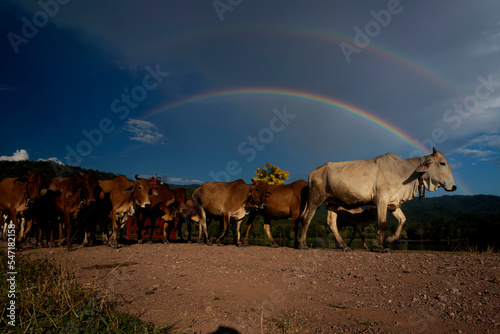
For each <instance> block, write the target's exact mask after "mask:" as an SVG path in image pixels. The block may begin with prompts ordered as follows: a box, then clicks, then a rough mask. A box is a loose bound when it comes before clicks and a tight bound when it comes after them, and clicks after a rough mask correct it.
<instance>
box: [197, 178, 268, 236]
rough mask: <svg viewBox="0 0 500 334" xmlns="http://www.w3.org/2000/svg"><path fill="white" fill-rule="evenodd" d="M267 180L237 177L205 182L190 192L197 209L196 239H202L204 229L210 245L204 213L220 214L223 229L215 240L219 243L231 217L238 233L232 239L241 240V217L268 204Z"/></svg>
mask: <svg viewBox="0 0 500 334" xmlns="http://www.w3.org/2000/svg"><path fill="white" fill-rule="evenodd" d="M269 194H270V193H269V191H268V184H267V183H266V182H263V181H257V182H254V183H253V184H246V183H245V181H243V180H241V179H239V180H236V181H233V182H205V183H204V184H202V185H201V187H199V188H198V189H196V191H195V192H194V194H193V200H195V201H196V203H197V204H198V206H199V210H200V234H199V236H198V243H201V240H202V238H203V232H204V233H205V237H206V239H207V244H208V245H211V241H210V238H209V237H208V232H207V224H206V222H207V214H208V215H209V216H219V217H220V216H222V217H223V222H224V232H223V233H222V235H221V236H220V237H219V238H218V239H217V244H219V245H220V244H221V242H222V239H223V238H224V236H225V235H226V233H227V229H228V227H229V223H230V220H231V218H234V220H235V221H236V225H237V227H236V228H237V235H235V243H236V244H238V245H239V244H240V243H241V242H240V226H241V221H242V219H243V218H244V217H245V215H247V214H248V212H249V210H251V209H264V208H266V207H267V196H269Z"/></svg>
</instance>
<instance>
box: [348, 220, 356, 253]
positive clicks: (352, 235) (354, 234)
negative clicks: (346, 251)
mask: <svg viewBox="0 0 500 334" xmlns="http://www.w3.org/2000/svg"><path fill="white" fill-rule="evenodd" d="M356 232H359V230H358V224H354V226H353V227H352V231H351V240H349V242H348V243H347V246H349V248H351V244H352V242H353V241H354V238H355V237H356Z"/></svg>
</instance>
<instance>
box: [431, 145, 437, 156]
mask: <svg viewBox="0 0 500 334" xmlns="http://www.w3.org/2000/svg"><path fill="white" fill-rule="evenodd" d="M436 153H437V151H436V148H435V147H433V148H432V154H434V155H436Z"/></svg>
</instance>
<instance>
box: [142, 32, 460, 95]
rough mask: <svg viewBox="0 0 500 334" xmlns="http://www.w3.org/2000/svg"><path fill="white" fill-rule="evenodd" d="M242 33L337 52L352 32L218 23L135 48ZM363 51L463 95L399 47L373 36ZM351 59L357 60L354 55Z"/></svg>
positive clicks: (148, 48) (150, 49) (155, 48)
mask: <svg viewBox="0 0 500 334" xmlns="http://www.w3.org/2000/svg"><path fill="white" fill-rule="evenodd" d="M242 34H259V35H261V36H264V37H267V36H270V35H277V36H278V37H282V38H294V39H296V38H300V39H303V40H313V41H317V42H320V43H323V44H324V45H327V46H332V45H334V46H336V47H337V50H338V52H339V53H340V48H339V47H338V45H340V43H341V42H346V43H349V44H351V45H352V44H353V43H354V42H353V37H354V32H349V33H339V32H336V31H332V30H328V29H318V28H314V27H297V26H285V25H282V26H276V25H259V26H235V27H231V28H230V29H228V28H224V27H220V26H218V27H216V28H210V29H204V30H202V31H199V30H195V31H186V32H184V33H182V34H180V35H177V36H175V37H173V38H170V39H168V40H166V41H164V42H162V43H157V44H153V45H151V44H144V45H143V46H141V47H140V48H137V50H138V52H147V53H155V52H158V51H160V50H163V49H168V48H177V47H179V46H180V45H186V44H187V45H189V44H194V43H198V42H199V41H206V40H207V39H208V40H209V39H211V38H212V39H220V38H221V36H228V35H242ZM363 52H367V53H370V54H372V55H374V56H376V57H378V58H380V59H383V60H384V61H387V62H389V63H392V64H395V65H397V66H398V67H400V68H404V69H405V70H407V71H409V72H412V73H414V74H415V75H416V76H418V77H420V78H423V79H424V80H426V81H428V82H431V83H432V84H433V85H434V86H437V87H440V88H441V89H442V90H443V91H446V92H447V93H448V94H449V95H451V96H453V97H462V96H464V95H465V93H464V92H463V91H462V90H461V89H459V88H457V87H456V86H455V85H454V84H453V83H452V82H450V81H448V80H446V79H445V78H444V77H443V76H442V75H439V73H438V71H437V70H436V69H434V68H430V67H429V66H427V65H426V64H423V63H422V62H420V61H418V60H416V59H414V58H412V57H410V56H408V55H406V54H403V53H401V52H399V51H396V50H393V49H391V48H389V47H387V46H384V45H382V44H379V43H377V42H376V41H374V40H372V41H371V42H370V44H369V45H368V46H366V47H365V48H363V49H362V50H361V54H360V55H356V57H355V58H361V57H362V53H363ZM353 61H356V59H355V60H353ZM346 66H354V64H353V65H347V63H346Z"/></svg>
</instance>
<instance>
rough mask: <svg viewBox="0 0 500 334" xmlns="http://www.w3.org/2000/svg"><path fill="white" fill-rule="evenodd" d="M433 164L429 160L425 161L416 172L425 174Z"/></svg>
mask: <svg viewBox="0 0 500 334" xmlns="http://www.w3.org/2000/svg"><path fill="white" fill-rule="evenodd" d="M431 164H432V160H431V159H427V160H425V161H424V163H423V164H421V165H420V166H418V168H417V169H416V171H417V172H418V173H425V172H427V171H428V170H429V168H430V166H431Z"/></svg>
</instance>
